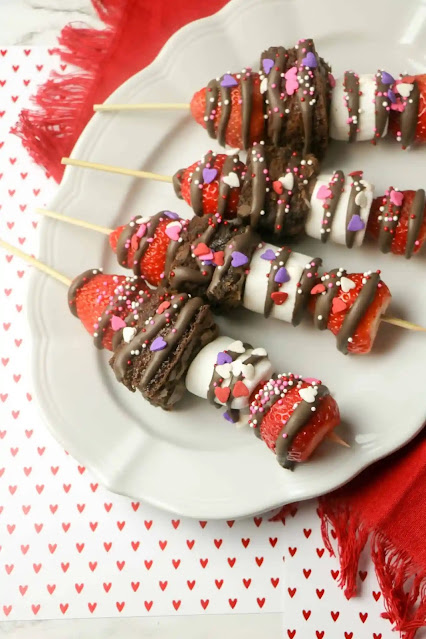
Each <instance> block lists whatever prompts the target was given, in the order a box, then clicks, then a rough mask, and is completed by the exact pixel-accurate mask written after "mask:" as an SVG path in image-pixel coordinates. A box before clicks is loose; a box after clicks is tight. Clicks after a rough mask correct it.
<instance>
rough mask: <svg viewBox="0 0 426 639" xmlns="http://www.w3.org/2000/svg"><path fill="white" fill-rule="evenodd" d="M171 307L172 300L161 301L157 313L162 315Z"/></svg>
mask: <svg viewBox="0 0 426 639" xmlns="http://www.w3.org/2000/svg"><path fill="white" fill-rule="evenodd" d="M169 307H170V302H168V301H167V300H166V301H165V302H161V304H160V306H159V307H158V308H157V315H161V314H162V313H164V311H165V310H166V309H167V308H169Z"/></svg>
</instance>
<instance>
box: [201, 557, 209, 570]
mask: <svg viewBox="0 0 426 639" xmlns="http://www.w3.org/2000/svg"><path fill="white" fill-rule="evenodd" d="M208 562H209V560H208V558H206V559H200V564H201V567H202V568H205V567H206V566H207V564H208Z"/></svg>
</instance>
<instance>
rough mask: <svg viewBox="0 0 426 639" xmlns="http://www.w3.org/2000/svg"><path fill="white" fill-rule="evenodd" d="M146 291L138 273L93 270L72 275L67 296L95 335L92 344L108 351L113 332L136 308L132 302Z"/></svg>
mask: <svg viewBox="0 0 426 639" xmlns="http://www.w3.org/2000/svg"><path fill="white" fill-rule="evenodd" d="M148 291H149V289H148V287H147V286H146V284H145V282H144V281H143V280H141V279H139V278H137V277H134V276H133V277H126V276H124V275H106V274H103V273H102V272H101V271H96V270H94V271H86V272H85V273H82V275H79V276H78V277H77V278H75V280H74V281H73V283H72V284H71V287H70V293H69V298H68V299H69V302H70V308H71V310H72V311H73V312H74V314H75V315H77V317H78V318H79V319H80V321H81V323H82V324H83V326H84V328H85V329H86V330H87V331H88V333H90V335H93V337H94V338H95V344H96V345H97V346H99V347H102V346H103V347H104V348H106V349H108V350H110V351H111V350H113V349H112V338H113V335H114V332H115V331H116V330H118V329H119V328H122V327H124V319H125V318H126V317H127V316H128V315H129V314H130V313H132V312H133V311H134V310H135V308H136V307H135V308H134V305H135V304H140V303H141V302H143V301H144V299H145V295H148V296H149V292H148ZM132 304H133V306H132ZM110 307H111V308H110ZM100 318H102V319H101V320H100ZM136 319H137V318H136ZM131 325H132V324H130V326H131ZM99 330H100V331H101V332H102V334H100V333H99V332H98V331H99Z"/></svg>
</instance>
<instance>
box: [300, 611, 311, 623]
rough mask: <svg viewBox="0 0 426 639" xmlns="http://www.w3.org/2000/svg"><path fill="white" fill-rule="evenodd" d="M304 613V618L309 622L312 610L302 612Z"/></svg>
mask: <svg viewBox="0 0 426 639" xmlns="http://www.w3.org/2000/svg"><path fill="white" fill-rule="evenodd" d="M302 612H303V616H304V617H305V620H306V621H308V619H309V617H310V616H311V611H310V610H302Z"/></svg>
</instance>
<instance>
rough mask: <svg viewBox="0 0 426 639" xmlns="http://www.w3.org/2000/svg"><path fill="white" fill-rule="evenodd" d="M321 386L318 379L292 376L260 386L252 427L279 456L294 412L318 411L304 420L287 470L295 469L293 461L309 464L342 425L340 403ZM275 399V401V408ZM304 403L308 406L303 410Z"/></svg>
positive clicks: (291, 446) (252, 410)
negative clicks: (320, 446)
mask: <svg viewBox="0 0 426 639" xmlns="http://www.w3.org/2000/svg"><path fill="white" fill-rule="evenodd" d="M320 384H321V383H320V382H319V381H318V380H303V379H302V378H301V377H299V376H297V375H293V374H292V373H289V374H288V375H284V374H283V375H278V377H277V378H276V379H274V378H273V379H271V380H269V381H268V382H266V383H264V384H261V385H260V388H259V389H258V391H257V393H256V395H255V397H254V399H253V400H252V402H251V404H250V421H249V423H250V425H251V426H253V427H254V428H256V429H259V430H258V432H257V434H258V435H260V437H261V438H262V439H263V441H264V442H265V444H266V445H267V446H268V448H270V449H271V450H273V451H274V452H276V453H277V454H278V455H281V454H282V451H280V445H279V444H280V441H282V440H281V439H280V438H281V437H282V436H283V434H286V433H285V429H284V426H285V425H286V423H287V422H288V420H289V419H290V417H291V416H292V415H293V413H294V412H295V411H297V410H298V411H299V415H300V412H301V411H302V410H305V409H306V408H307V409H310V408H315V411H312V410H308V416H307V419H302V421H301V427H300V428H299V429H298V430H297V432H296V434H295V435H294V437H293V439H292V440H291V442H290V443H289V447H288V451H286V455H285V458H286V459H284V460H282V459H281V460H280V463H281V464H282V465H284V466H285V467H292V462H304V461H306V460H307V459H308V458H309V457H310V456H311V455H312V453H313V452H314V450H315V449H316V448H317V447H318V446H319V444H320V443H321V442H322V440H323V439H324V437H325V436H326V435H327V434H328V433H329V432H330V431H332V430H333V428H335V427H336V426H338V424H339V423H340V414H339V407H338V405H337V403H336V401H335V400H334V399H333V397H331V395H329V394H328V390H327V389H326V388H325V387H323V386H321V385H320ZM271 398H273V400H275V401H274V402H273V403H272V405H271ZM302 402H303V404H304V406H300V408H299V404H301V403H302ZM259 416H261V419H260V418H259ZM282 431H283V432H282ZM255 432H256V431H255ZM286 461H287V463H286ZM288 462H290V464H289V463H288Z"/></svg>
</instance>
